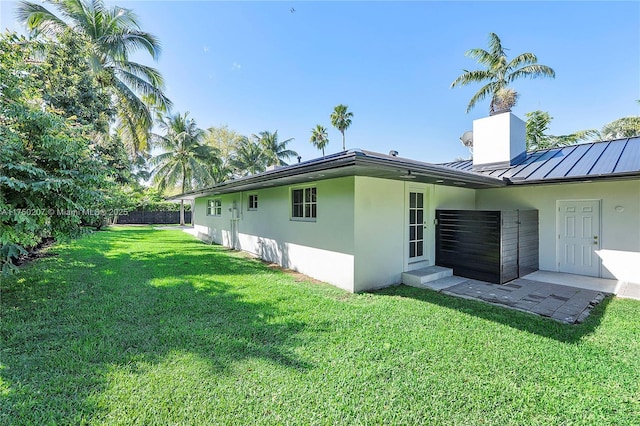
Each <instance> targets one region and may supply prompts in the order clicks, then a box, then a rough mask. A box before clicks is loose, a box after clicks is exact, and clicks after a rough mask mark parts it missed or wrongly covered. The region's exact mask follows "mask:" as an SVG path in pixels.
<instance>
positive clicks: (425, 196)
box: [403, 183, 431, 269]
mask: <svg viewBox="0 0 640 426" xmlns="http://www.w3.org/2000/svg"><path fill="white" fill-rule="evenodd" d="M411 193H420V194H422V222H423V223H422V228H421V229H422V255H421V256H414V257H411V253H410V242H411V241H410V231H409V226H410V221H409V209H410V194H411ZM404 201H405V202H404V230H403V232H404V238H403V240H404V259H405V263H406V265H407V268H408V269H412V265H415V264H419V263H424V262H428V260H429V249H430V244H429V241H430V240H429V236H430V233H429V230H430V229H429V227H428V223H429V218H430V216H431V215H430V213H429V212H430V210H431V206H430V203H429V202H430V198H429V188H428V187H427V185H417V184H409V183H408V184H405V200H404Z"/></svg>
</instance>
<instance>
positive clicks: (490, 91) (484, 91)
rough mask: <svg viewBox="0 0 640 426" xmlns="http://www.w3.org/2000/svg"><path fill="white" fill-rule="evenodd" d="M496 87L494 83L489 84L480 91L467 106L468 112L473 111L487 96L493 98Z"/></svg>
mask: <svg viewBox="0 0 640 426" xmlns="http://www.w3.org/2000/svg"><path fill="white" fill-rule="evenodd" d="M494 86H495V84H494V83H488V84H485V85H484V86H483V87H482V88H481V89H480V90H478V91H477V92H476V94H475V95H473V97H472V98H471V100H470V101H469V105H467V112H469V111H471V110H472V109H473V107H474V106H476V104H477V103H478V102H480V101H482V100H484V99H485V98H486V97H487V96H489V95H491V96H493V92H494Z"/></svg>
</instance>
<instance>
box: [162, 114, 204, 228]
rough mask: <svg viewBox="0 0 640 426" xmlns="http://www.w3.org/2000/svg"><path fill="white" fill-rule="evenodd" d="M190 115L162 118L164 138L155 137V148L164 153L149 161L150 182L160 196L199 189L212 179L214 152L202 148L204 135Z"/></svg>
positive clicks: (182, 211) (181, 208) (182, 215)
mask: <svg viewBox="0 0 640 426" xmlns="http://www.w3.org/2000/svg"><path fill="white" fill-rule="evenodd" d="M188 116H189V113H188V112H187V113H185V114H183V115H180V114H175V115H169V116H166V117H162V118H161V119H160V121H159V127H160V128H161V129H162V130H163V131H164V134H163V135H158V134H154V135H152V137H153V142H154V145H156V146H159V147H161V148H162V149H163V150H164V152H163V153H162V154H159V155H157V156H155V157H153V158H152V159H151V164H152V165H153V166H155V167H154V169H153V170H152V172H151V175H152V177H153V182H154V183H155V184H156V185H157V187H158V190H159V191H160V192H164V190H165V189H167V188H174V187H176V186H178V185H179V187H180V193H181V194H184V193H185V192H187V191H188V190H190V189H194V188H195V187H198V186H201V185H203V184H205V183H206V182H208V181H210V180H211V179H212V177H211V174H210V169H211V164H212V163H215V162H216V155H215V154H216V151H215V149H214V148H212V147H210V146H207V145H204V144H202V139H203V136H204V131H203V130H202V129H199V128H198V127H197V125H196V122H195V120H193V119H190V118H188ZM180 225H184V200H181V202H180Z"/></svg>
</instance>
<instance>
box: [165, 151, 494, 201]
mask: <svg viewBox="0 0 640 426" xmlns="http://www.w3.org/2000/svg"><path fill="white" fill-rule="evenodd" d="M345 176H369V177H378V178H383V179H393V180H405V181H411V182H422V183H434V184H438V185H446V186H458V187H464V188H498V187H502V186H505V185H506V183H505V182H504V181H503V180H502V179H499V178H495V177H492V176H486V175H484V174H481V173H476V172H474V171H460V170H453V169H452V168H450V167H444V166H442V165H438V164H430V163H423V162H421V161H415V160H411V159H408V158H402V157H395V156H391V155H385V154H380V153H377V152H372V151H364V150H359V149H357V150H349V151H343V152H340V153H337V154H332V155H328V156H325V157H321V158H316V159H313V160H309V161H305V162H303V163H297V164H292V165H289V166H284V167H279V168H276V169H274V170H268V171H266V172H262V173H257V174H255V175H251V176H246V177H241V178H238V179H233V180H229V181H226V182H222V183H219V184H217V185H214V186H212V187H209V188H203V189H198V190H195V191H191V192H187V193H184V194H180V195H176V196H173V197H170V198H169V200H174V201H175V200H192V199H195V198H198V197H202V196H210V195H218V194H226V193H230V192H237V191H248V190H255V189H263V188H265V187H274V186H282V185H293V184H298V183H302V182H310V181H318V180H324V179H333V178H338V177H345Z"/></svg>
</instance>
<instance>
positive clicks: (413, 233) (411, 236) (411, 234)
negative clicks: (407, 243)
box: [409, 226, 416, 241]
mask: <svg viewBox="0 0 640 426" xmlns="http://www.w3.org/2000/svg"><path fill="white" fill-rule="evenodd" d="M409 239H410V240H411V241H413V240H415V239H416V227H415V226H410V227H409Z"/></svg>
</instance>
